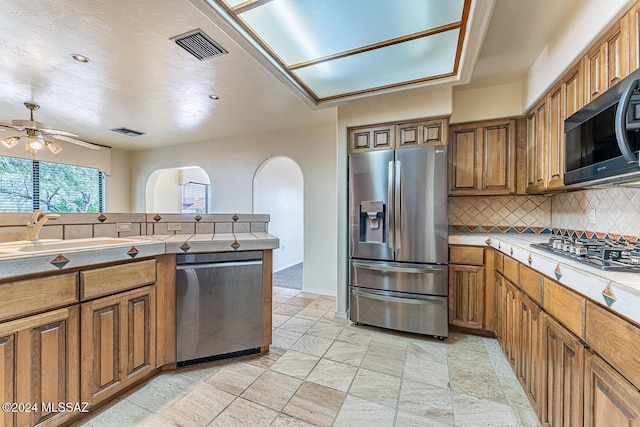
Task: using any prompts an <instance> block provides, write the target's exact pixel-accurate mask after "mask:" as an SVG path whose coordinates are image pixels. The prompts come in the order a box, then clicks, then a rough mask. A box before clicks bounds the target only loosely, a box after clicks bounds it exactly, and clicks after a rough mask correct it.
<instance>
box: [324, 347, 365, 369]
mask: <svg viewBox="0 0 640 427" xmlns="http://www.w3.org/2000/svg"><path fill="white" fill-rule="evenodd" d="M366 352H367V347H365V346H362V345H357V344H349V343H346V342H342V341H334V343H333V344H332V345H331V347H329V350H327V352H326V353H325V354H324V357H325V358H327V359H331V360H333V361H336V362H342V363H348V364H349V365H354V366H359V365H360V363H361V362H362V359H363V358H364V355H365V353H366Z"/></svg>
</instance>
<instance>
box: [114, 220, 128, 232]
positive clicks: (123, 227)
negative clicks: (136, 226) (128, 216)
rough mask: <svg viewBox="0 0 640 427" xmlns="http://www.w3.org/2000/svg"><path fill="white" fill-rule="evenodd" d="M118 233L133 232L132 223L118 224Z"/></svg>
mask: <svg viewBox="0 0 640 427" xmlns="http://www.w3.org/2000/svg"><path fill="white" fill-rule="evenodd" d="M116 231H117V232H121V231H131V223H130V222H117V223H116Z"/></svg>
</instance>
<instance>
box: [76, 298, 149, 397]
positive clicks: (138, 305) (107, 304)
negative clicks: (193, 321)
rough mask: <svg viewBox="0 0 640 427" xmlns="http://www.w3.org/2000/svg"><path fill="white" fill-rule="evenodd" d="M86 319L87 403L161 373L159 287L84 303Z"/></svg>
mask: <svg viewBox="0 0 640 427" xmlns="http://www.w3.org/2000/svg"><path fill="white" fill-rule="evenodd" d="M81 317H82V325H81V354H82V359H81V364H80V366H81V390H80V391H81V398H82V400H83V401H85V402H90V403H91V404H93V403H96V402H99V401H102V400H104V399H105V398H107V397H109V396H112V395H113V394H114V393H116V392H118V391H120V390H122V389H123V388H124V387H126V386H128V385H129V384H131V383H133V382H135V381H136V380H138V379H140V378H142V377H144V376H146V375H147V374H149V373H150V372H151V371H152V370H153V369H155V367H156V366H155V351H156V334H155V332H156V330H155V323H156V288H155V286H145V287H142V288H139V289H135V290H132V291H127V292H122V293H119V294H115V295H111V296H107V297H103V298H99V299H96V300H93V301H89V302H84V303H82V304H81Z"/></svg>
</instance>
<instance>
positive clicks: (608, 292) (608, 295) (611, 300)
mask: <svg viewBox="0 0 640 427" xmlns="http://www.w3.org/2000/svg"><path fill="white" fill-rule="evenodd" d="M602 297H603V298H604V302H605V304H607V307H611V306H612V305H613V304H615V302H616V301H617V300H618V298H616V296H615V294H614V293H613V289H611V283H609V284H608V285H607V287H606V288H604V290H603V291H602Z"/></svg>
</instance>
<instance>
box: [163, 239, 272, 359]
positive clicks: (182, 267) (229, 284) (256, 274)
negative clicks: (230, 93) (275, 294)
mask: <svg viewBox="0 0 640 427" xmlns="http://www.w3.org/2000/svg"><path fill="white" fill-rule="evenodd" d="M262 300H263V298H262V251H246V252H216V253H196V254H178V255H177V266H176V317H177V319H176V320H177V328H176V333H177V361H178V366H185V365H191V364H194V363H200V362H206V361H210V360H216V359H222V358H225V357H232V356H238V355H242V354H251V353H258V352H259V351H260V347H261V345H262V326H263V325H262Z"/></svg>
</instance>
